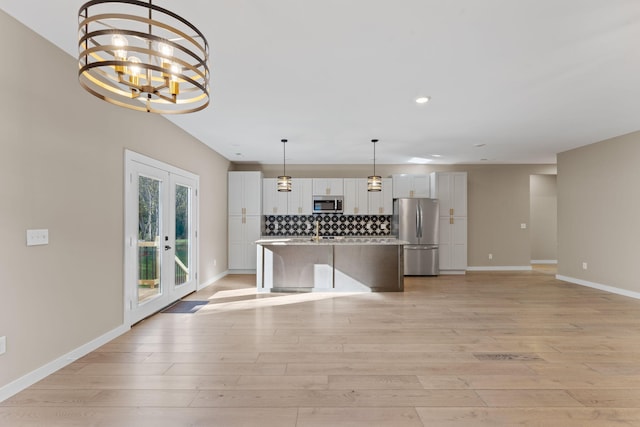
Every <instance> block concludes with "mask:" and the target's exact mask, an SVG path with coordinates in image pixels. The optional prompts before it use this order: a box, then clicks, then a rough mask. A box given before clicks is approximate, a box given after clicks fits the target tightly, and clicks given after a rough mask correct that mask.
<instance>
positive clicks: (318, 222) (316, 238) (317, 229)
mask: <svg viewBox="0 0 640 427" xmlns="http://www.w3.org/2000/svg"><path fill="white" fill-rule="evenodd" d="M313 240H315V241H316V242H317V241H319V240H320V220H316V235H315V237H314V238H313Z"/></svg>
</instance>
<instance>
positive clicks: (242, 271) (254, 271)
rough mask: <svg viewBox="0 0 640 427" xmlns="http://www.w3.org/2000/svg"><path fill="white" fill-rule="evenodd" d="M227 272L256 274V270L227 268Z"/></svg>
mask: <svg viewBox="0 0 640 427" xmlns="http://www.w3.org/2000/svg"><path fill="white" fill-rule="evenodd" d="M227 273H228V274H256V270H227Z"/></svg>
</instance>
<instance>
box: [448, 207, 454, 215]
mask: <svg viewBox="0 0 640 427" xmlns="http://www.w3.org/2000/svg"><path fill="white" fill-rule="evenodd" d="M449 215H452V216H453V208H451V209H449Z"/></svg>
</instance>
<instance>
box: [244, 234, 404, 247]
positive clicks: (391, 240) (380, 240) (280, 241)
mask: <svg viewBox="0 0 640 427" xmlns="http://www.w3.org/2000/svg"><path fill="white" fill-rule="evenodd" d="M256 243H257V244H259V245H283V246H285V245H286V246H294V245H406V244H408V243H409V242H407V241H405V240H398V239H396V238H395V237H342V236H336V237H334V238H326V237H325V238H322V237H321V238H320V240H318V241H315V240H314V239H313V238H312V237H308V236H307V237H284V238H283V237H262V238H261V239H260V240H257V241H256Z"/></svg>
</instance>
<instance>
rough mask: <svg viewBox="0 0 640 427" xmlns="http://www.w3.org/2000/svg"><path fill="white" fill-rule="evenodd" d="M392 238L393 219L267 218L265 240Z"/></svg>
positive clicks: (331, 216)
mask: <svg viewBox="0 0 640 427" xmlns="http://www.w3.org/2000/svg"><path fill="white" fill-rule="evenodd" d="M316 221H319V233H318V234H319V235H320V236H389V235H390V234H391V215H340V214H315V215H265V217H264V230H263V235H264V236H313V235H314V234H315V232H316V229H315V227H316Z"/></svg>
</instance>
